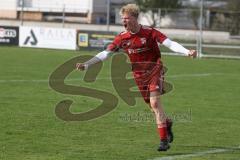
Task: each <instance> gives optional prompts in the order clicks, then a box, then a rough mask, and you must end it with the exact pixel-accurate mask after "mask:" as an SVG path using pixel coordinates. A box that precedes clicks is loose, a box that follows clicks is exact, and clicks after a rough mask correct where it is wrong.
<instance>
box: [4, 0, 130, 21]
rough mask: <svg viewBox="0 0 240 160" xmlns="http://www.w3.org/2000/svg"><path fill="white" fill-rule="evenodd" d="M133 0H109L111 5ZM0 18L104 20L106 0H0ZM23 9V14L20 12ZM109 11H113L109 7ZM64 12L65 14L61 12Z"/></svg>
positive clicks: (106, 6) (106, 7)
mask: <svg viewBox="0 0 240 160" xmlns="http://www.w3.org/2000/svg"><path fill="white" fill-rule="evenodd" d="M132 1H133V0H109V2H111V4H112V5H116V4H124V3H128V2H132ZM0 4H1V5H0V18H8V19H17V18H20V17H23V19H25V20H44V19H53V20H60V19H62V18H63V16H64V17H65V18H66V20H68V21H74V22H83V23H91V22H95V23H101V22H104V21H106V17H107V16H106V15H107V9H108V0H0ZM22 11H23V13H24V14H23V15H22V16H21V13H22ZM110 12H112V13H113V12H114V8H111V10H110ZM63 13H65V14H63Z"/></svg>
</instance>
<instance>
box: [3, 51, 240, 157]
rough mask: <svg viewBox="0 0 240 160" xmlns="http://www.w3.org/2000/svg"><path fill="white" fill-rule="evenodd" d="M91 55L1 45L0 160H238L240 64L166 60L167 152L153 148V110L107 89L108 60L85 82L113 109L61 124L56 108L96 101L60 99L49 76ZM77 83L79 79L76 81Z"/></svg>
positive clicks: (92, 105)
mask: <svg viewBox="0 0 240 160" xmlns="http://www.w3.org/2000/svg"><path fill="white" fill-rule="evenodd" d="M95 53H96V51H95V52H94V51H91V52H90V51H59V50H47V49H30V48H17V47H0V88H1V92H0V128H1V132H0V160H153V159H155V160H162V159H163V158H161V157H168V158H169V160H172V159H184V160H185V159H186V160H202V159H204V160H226V159H231V160H237V159H239V157H240V148H239V146H240V138H239V133H240V127H239V126H240V118H239V115H240V108H239V107H240V100H239V94H240V85H239V82H240V74H239V73H240V62H239V61H238V60H226V59H200V60H199V59H195V60H193V59H189V58H186V57H173V56H164V57H163V61H164V62H165V65H166V66H167V68H168V72H167V75H166V79H167V81H168V82H170V83H171V84H173V86H174V89H173V90H172V91H171V92H170V93H168V94H166V95H164V96H163V97H162V100H163V103H164V106H165V110H166V112H167V113H168V115H169V116H171V117H172V118H173V119H174V121H175V123H174V133H175V140H174V142H173V144H172V145H171V149H170V150H169V151H167V152H157V151H156V149H157V146H158V144H159V140H158V135H157V132H156V126H155V123H154V121H153V119H152V118H151V116H150V115H151V112H150V110H149V109H148V107H147V105H146V104H145V103H144V101H143V100H142V98H137V104H136V106H134V107H132V106H128V105H127V104H126V103H125V102H124V101H123V100H121V99H120V97H119V96H118V94H117V93H116V91H115V89H114V88H113V85H112V83H111V79H110V78H109V77H110V67H111V66H110V65H111V59H110V60H108V61H106V62H104V67H103V69H102V70H101V72H100V74H99V77H98V78H99V79H98V80H97V81H96V82H94V83H86V82H83V80H82V77H83V73H80V72H77V71H74V72H73V73H72V74H71V75H70V78H73V79H76V80H75V81H71V82H69V83H72V84H74V85H79V84H85V85H86V86H89V87H91V88H97V89H100V90H103V91H106V92H109V93H112V94H113V95H115V96H117V97H118V99H119V102H118V106H117V108H116V109H115V110H113V111H112V112H110V113H108V114H107V115H104V116H102V117H100V118H97V119H94V120H91V121H87V122H79V121H75V122H66V121H63V120H61V119H59V118H58V117H56V115H55V112H54V110H55V105H56V104H57V103H58V102H60V101H61V100H64V99H72V100H74V104H73V106H72V108H71V111H72V112H79V111H83V112H84V111H87V110H91V109H92V108H95V107H96V106H97V105H98V104H99V103H100V101H99V100H96V99H93V98H88V97H84V96H81V95H79V96H73V95H65V94H61V93H58V92H56V91H54V90H53V89H51V88H50V87H49V84H48V78H49V76H50V74H51V73H52V72H53V71H54V70H55V69H56V68H57V67H58V66H59V65H61V64H63V63H64V62H66V61H67V60H69V59H71V58H73V57H76V56H79V55H86V54H88V55H94V54H95ZM78 79H79V80H78Z"/></svg>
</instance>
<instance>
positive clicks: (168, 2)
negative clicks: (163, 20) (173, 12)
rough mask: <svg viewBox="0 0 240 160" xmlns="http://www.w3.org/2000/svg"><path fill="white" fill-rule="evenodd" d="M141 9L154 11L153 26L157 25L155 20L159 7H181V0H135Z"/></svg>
mask: <svg viewBox="0 0 240 160" xmlns="http://www.w3.org/2000/svg"><path fill="white" fill-rule="evenodd" d="M135 2H136V3H137V5H138V6H139V8H140V9H141V11H143V12H147V11H149V10H151V11H152V19H153V26H155V25H156V22H155V21H154V14H155V13H156V12H157V10H154V9H157V8H164V9H172V8H179V7H181V0H135Z"/></svg>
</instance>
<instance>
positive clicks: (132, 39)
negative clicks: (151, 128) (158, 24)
mask: <svg viewBox="0 0 240 160" xmlns="http://www.w3.org/2000/svg"><path fill="white" fill-rule="evenodd" d="M120 15H121V19H122V23H123V26H124V28H125V31H123V32H121V33H120V34H118V35H117V36H116V37H115V39H114V41H113V42H112V43H111V44H109V45H108V46H107V48H106V50H104V51H102V52H100V53H98V54H97V55H96V56H95V57H93V58H92V59H90V60H88V61H86V62H84V63H77V64H76V68H77V69H78V70H86V69H87V68H88V67H90V66H91V65H93V64H96V63H98V62H100V61H103V60H105V59H107V57H109V55H111V54H112V53H114V52H116V51H118V50H119V49H122V50H124V51H125V52H126V54H127V55H128V57H129V59H130V61H131V64H132V71H133V76H134V79H135V81H136V84H137V85H138V88H139V91H140V92H141V94H142V96H143V98H144V101H145V102H146V103H147V104H149V106H150V108H151V110H152V111H153V113H154V115H155V119H156V124H157V128H158V134H159V136H160V145H159V147H158V151H167V150H168V149H169V148H170V145H169V143H171V142H172V141H173V133H172V121H171V120H170V119H168V118H167V117H166V114H165V112H164V110H163V105H162V103H161V101H160V95H161V94H162V93H163V92H164V88H163V74H164V73H163V64H162V61H161V53H160V50H159V45H158V43H161V44H163V45H164V46H166V47H168V48H169V49H170V50H172V51H174V52H177V53H179V54H183V55H186V56H190V57H196V54H197V53H196V51H195V50H188V49H186V48H184V47H183V46H182V45H180V44H179V43H177V42H174V41H172V40H170V39H169V38H168V37H167V36H166V35H164V34H163V33H162V32H160V31H159V30H157V29H155V28H152V27H146V26H142V25H141V24H139V23H138V15H139V8H138V6H137V5H136V4H128V5H125V6H123V7H122V8H121V10H120Z"/></svg>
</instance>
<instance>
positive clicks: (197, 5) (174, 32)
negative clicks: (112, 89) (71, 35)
mask: <svg viewBox="0 0 240 160" xmlns="http://www.w3.org/2000/svg"><path fill="white" fill-rule="evenodd" d="M0 2H1V6H0V25H7V26H44V27H58V28H75V29H79V30H83V31H84V30H88V31H107V32H109V31H110V32H116V33H119V32H120V31H122V29H123V28H122V27H121V19H120V17H119V10H120V8H121V7H122V6H123V5H125V4H127V3H137V4H138V5H139V6H140V8H141V14H140V17H139V22H140V23H141V24H143V25H148V26H153V27H156V28H159V29H160V30H162V31H163V32H164V33H165V34H167V35H168V36H169V37H170V38H172V39H176V40H180V41H181V42H182V43H183V44H184V45H185V46H189V47H196V49H197V50H198V51H199V56H214V57H216V56H217V57H219V56H221V57H233V58H238V56H239V49H240V47H239V44H240V24H239V23H240V22H239V21H240V1H239V0H51V1H49V0H8V1H6V0H0ZM213 48H214V49H213ZM216 48H218V49H216Z"/></svg>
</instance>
